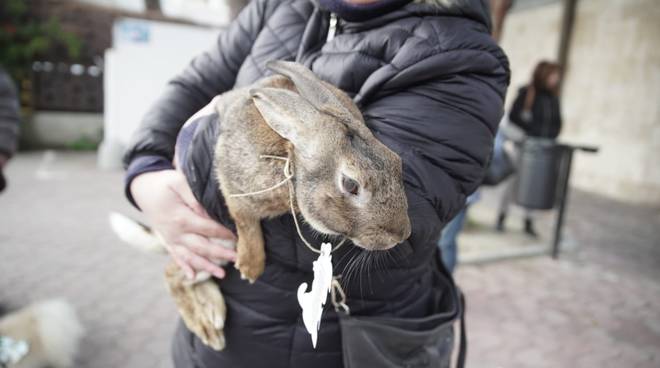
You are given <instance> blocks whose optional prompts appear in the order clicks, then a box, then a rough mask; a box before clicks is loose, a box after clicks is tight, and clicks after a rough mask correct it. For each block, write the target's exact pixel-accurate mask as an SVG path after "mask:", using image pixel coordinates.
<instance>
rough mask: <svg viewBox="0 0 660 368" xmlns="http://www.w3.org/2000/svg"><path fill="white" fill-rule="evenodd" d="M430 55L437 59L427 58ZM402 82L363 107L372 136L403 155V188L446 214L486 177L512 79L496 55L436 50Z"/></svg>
mask: <svg viewBox="0 0 660 368" xmlns="http://www.w3.org/2000/svg"><path fill="white" fill-rule="evenodd" d="M432 58H435V60H430V59H432ZM426 61H427V62H428V65H430V66H431V67H430V68H429V69H428V70H424V69H425V68H426V67H425V66H424V64H422V63H419V64H417V65H415V66H413V68H415V69H417V70H415V71H410V70H409V71H400V72H399V73H398V74H399V75H400V74H402V73H407V74H408V76H411V75H418V76H420V77H419V78H410V77H409V78H405V80H406V82H404V83H398V82H395V81H396V80H397V79H398V77H397V76H394V77H393V78H392V79H390V83H389V84H390V85H393V84H397V86H396V88H389V87H388V83H386V84H385V85H384V86H383V87H382V88H381V91H383V93H381V94H379V95H377V96H375V98H374V99H373V100H372V101H371V102H370V103H368V104H367V105H366V106H364V108H363V112H364V115H365V119H366V121H367V124H368V125H369V127H370V128H371V129H372V130H373V131H374V133H375V135H376V137H377V138H378V139H380V140H381V141H382V142H383V143H385V144H386V145H388V146H389V147H390V148H392V149H393V150H395V151H396V152H397V153H399V155H400V156H401V158H402V160H403V165H404V181H405V183H406V187H407V189H408V190H409V191H410V190H413V191H415V192H416V194H418V195H419V196H421V197H423V198H425V199H426V200H427V201H428V202H430V203H431V205H432V206H433V207H434V208H435V210H436V213H437V214H438V217H439V220H440V221H441V222H446V221H448V220H450V219H451V218H452V217H453V216H454V215H455V214H456V213H457V212H458V211H459V210H460V209H461V208H463V206H464V205H465V200H466V197H467V196H468V195H470V194H471V193H472V192H474V191H475V190H476V188H477V187H478V185H479V184H480V183H481V181H482V180H483V176H484V174H485V168H486V167H487V164H488V160H489V157H490V155H491V150H492V146H493V138H494V135H495V132H496V130H497V126H498V123H499V121H500V119H501V117H502V115H503V103H504V96H505V92H506V88H507V86H508V82H509V72H508V63H507V61H506V58H505V57H504V56H503V54H502V55H501V58H498V57H497V55H495V56H493V55H491V54H488V53H486V52H480V53H468V52H465V53H461V52H456V53H449V54H438V55H436V56H434V57H431V58H427V59H426ZM456 66H460V70H457V69H456Z"/></svg>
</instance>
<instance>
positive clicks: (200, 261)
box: [130, 170, 236, 279]
mask: <svg viewBox="0 0 660 368" xmlns="http://www.w3.org/2000/svg"><path fill="white" fill-rule="evenodd" d="M130 191H131V194H132V195H133V199H134V200H135V202H136V203H137V205H138V206H139V207H140V209H142V212H143V213H144V215H145V216H146V217H147V219H148V220H149V221H150V223H151V224H152V226H153V229H154V230H155V231H156V232H157V233H158V234H159V235H160V236H161V237H162V239H163V241H164V242H165V247H166V248H167V251H168V252H169V254H170V255H171V256H172V258H173V259H174V261H175V262H176V263H177V264H178V265H179V267H181V269H182V270H183V271H184V272H185V274H186V276H187V277H188V278H190V279H194V278H195V273H196V272H198V271H206V272H208V273H210V274H212V275H214V276H215V277H218V278H223V277H224V276H225V271H224V270H223V269H222V268H221V267H219V266H218V264H219V263H220V261H232V262H233V261H235V260H236V252H235V251H234V250H231V249H228V248H225V247H223V246H222V245H219V244H218V242H219V241H229V242H233V243H234V244H235V242H236V236H235V235H234V234H233V233H232V232H231V231H230V230H229V229H227V228H226V227H224V226H222V225H220V224H219V223H217V222H216V221H214V220H212V219H211V218H210V217H209V215H208V214H207V213H206V211H205V210H204V208H203V207H202V206H201V205H200V204H199V202H197V199H196V198H195V196H194V195H193V193H192V191H191V190H190V187H189V186H188V182H187V181H186V178H185V176H184V175H183V173H181V172H180V171H177V170H162V171H155V172H148V173H144V174H141V175H139V176H137V177H136V178H135V179H133V181H132V182H131V186H130Z"/></svg>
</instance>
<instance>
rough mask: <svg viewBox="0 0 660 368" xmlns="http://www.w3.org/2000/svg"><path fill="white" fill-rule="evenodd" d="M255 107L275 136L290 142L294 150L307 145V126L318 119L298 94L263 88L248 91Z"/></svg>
mask: <svg viewBox="0 0 660 368" xmlns="http://www.w3.org/2000/svg"><path fill="white" fill-rule="evenodd" d="M250 95H251V96H252V100H253V101H254V104H255V106H256V107H257V109H258V110H259V112H260V113H261V116H263V118H264V120H265V121H266V123H267V124H268V126H270V127H271V128H272V129H273V130H274V131H275V132H276V133H277V134H279V135H280V136H282V138H284V139H286V140H288V141H289V142H291V143H292V144H293V145H294V146H295V147H296V149H301V150H304V149H305V145H306V144H307V145H308V144H309V140H308V139H305V138H304V137H309V130H310V129H311V127H310V126H309V124H305V121H314V120H317V119H318V112H317V111H316V110H315V109H314V108H313V107H312V106H311V105H310V104H309V103H308V102H307V101H305V99H303V98H302V97H300V95H299V94H297V93H294V92H292V91H289V90H286V89H282V88H272V87H264V88H257V89H253V90H250Z"/></svg>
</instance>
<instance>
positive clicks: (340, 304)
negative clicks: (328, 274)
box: [330, 276, 351, 314]
mask: <svg viewBox="0 0 660 368" xmlns="http://www.w3.org/2000/svg"><path fill="white" fill-rule="evenodd" d="M340 277H341V276H335V277H333V278H332V284H331V286H330V299H331V301H332V305H333V306H334V307H335V312H339V311H343V312H344V313H346V314H351V310H350V309H349V308H348V305H346V293H345V292H344V289H342V287H341V283H340V282H339V278H340Z"/></svg>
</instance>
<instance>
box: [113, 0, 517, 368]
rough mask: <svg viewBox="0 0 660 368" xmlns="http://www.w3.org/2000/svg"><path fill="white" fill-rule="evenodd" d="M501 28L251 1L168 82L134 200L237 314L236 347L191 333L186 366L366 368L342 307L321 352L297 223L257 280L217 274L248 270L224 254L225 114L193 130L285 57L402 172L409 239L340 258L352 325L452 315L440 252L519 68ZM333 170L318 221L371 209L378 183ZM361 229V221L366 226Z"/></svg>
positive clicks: (438, 17)
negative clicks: (345, 102)
mask: <svg viewBox="0 0 660 368" xmlns="http://www.w3.org/2000/svg"><path fill="white" fill-rule="evenodd" d="M490 27H491V23H490V14H489V9H488V5H487V1H486V0H461V1H458V0H414V1H412V0H253V1H252V2H250V4H249V5H248V6H247V7H246V8H245V9H244V10H243V11H242V12H241V13H240V14H239V16H238V17H237V19H236V20H234V21H233V22H232V24H231V25H230V27H229V28H228V29H227V30H226V31H224V32H223V33H222V34H221V35H220V36H219V38H218V41H217V43H216V44H214V45H213V46H212V47H211V48H210V49H209V50H208V51H207V52H205V53H203V54H201V55H199V56H197V57H195V58H194V59H193V60H192V62H191V63H190V65H189V66H188V67H187V68H186V69H185V70H183V71H182V72H181V73H180V74H179V75H178V76H176V77H175V78H174V79H173V80H172V81H171V82H170V83H169V84H168V86H167V87H166V90H165V91H164V93H163V95H162V96H161V97H160V99H159V100H158V101H157V102H156V103H155V104H154V106H152V107H151V109H150V110H149V112H148V113H147V114H146V116H145V117H144V119H143V121H142V123H141V125H140V127H139V128H138V130H137V132H136V134H135V136H134V137H133V141H132V142H133V143H132V144H131V146H130V148H129V150H128V152H127V154H126V156H125V164H126V166H127V175H126V194H127V197H128V198H129V200H130V201H131V202H132V203H134V204H135V205H136V206H137V207H139V208H140V209H141V210H142V211H143V212H144V214H145V216H146V217H147V219H149V220H150V222H151V224H152V225H153V227H154V229H155V230H156V231H157V232H158V233H159V234H160V235H161V237H162V238H163V241H164V242H165V243H166V246H167V249H168V251H169V253H170V255H171V256H172V258H173V259H174V260H175V261H176V263H177V264H178V265H179V267H181V268H182V269H183V270H184V271H185V272H186V273H187V274H188V276H189V277H191V278H193V277H194V275H195V273H198V272H208V273H210V274H211V275H213V276H214V277H215V278H216V282H217V283H218V284H219V285H220V287H221V288H222V292H223V295H224V297H225V300H226V304H227V319H226V324H225V326H224V333H225V336H226V337H227V345H226V347H225V348H224V349H223V350H222V351H215V350H213V349H211V348H209V347H208V346H205V345H204V344H203V343H201V342H200V341H199V339H197V337H196V336H195V335H193V334H192V333H191V332H190V331H188V330H187V328H186V327H185V325H183V324H180V326H179V328H178V329H177V332H176V334H175V338H174V342H173V347H172V349H173V358H174V363H175V366H176V367H215V366H222V367H255V368H258V367H269V368H273V367H310V366H314V367H315V368H323V367H341V366H346V367H349V366H355V365H354V364H353V363H352V362H353V359H354V356H349V355H347V353H346V351H347V349H350V346H346V344H347V343H348V341H350V337H351V336H347V335H344V334H345V333H346V331H345V330H343V328H342V327H341V325H340V321H339V320H340V319H341V318H340V317H341V316H339V315H338V312H336V311H334V310H332V309H331V308H330V307H328V308H327V309H326V310H325V311H324V313H323V316H322V322H321V326H322V327H321V329H320V330H319V332H318V343H317V345H316V347H315V348H314V347H313V346H312V344H311V343H310V341H309V337H308V335H307V332H306V331H305V328H304V326H303V322H302V320H301V316H300V308H299V307H298V305H297V301H296V297H295V294H296V289H297V286H298V285H299V284H300V283H301V282H303V281H307V280H309V279H310V277H311V276H310V275H311V274H312V262H313V261H314V259H316V254H315V253H313V252H311V251H309V250H308V249H307V248H306V247H305V245H304V244H303V243H302V240H301V239H300V237H299V236H298V233H297V231H296V225H295V223H294V219H293V217H292V216H291V215H282V216H278V217H275V218H272V219H269V220H262V221H261V228H262V231H263V238H264V242H265V252H266V263H265V269H264V271H263V274H261V276H260V277H259V278H258V279H256V281H255V282H254V283H253V284H249V283H248V282H247V281H245V280H242V279H241V277H240V273H239V272H238V271H237V270H235V269H234V268H233V267H224V268H221V267H218V266H217V264H218V261H220V260H225V261H229V262H233V261H235V260H236V254H235V252H234V251H232V250H231V249H228V248H226V247H222V246H217V243H218V242H219V241H222V242H225V243H226V242H233V241H235V240H236V235H235V234H234V232H233V230H234V229H235V224H234V223H233V220H232V218H231V216H230V215H229V213H228V211H227V207H226V198H223V196H222V195H221V194H220V192H219V190H218V182H217V178H216V176H215V174H214V167H213V163H212V161H213V160H212V159H213V156H214V152H213V147H215V145H216V142H217V140H218V137H219V136H220V135H222V134H223V129H222V120H223V117H222V116H217V115H216V116H213V114H200V115H199V116H200V117H199V119H193V120H195V121H194V122H193V123H192V124H186V127H185V128H184V129H182V127H183V124H184V123H185V122H186V121H188V120H189V119H190V118H191V116H193V115H194V114H195V113H196V112H197V111H198V110H200V109H201V108H202V107H204V106H205V105H207V104H208V103H209V102H210V101H211V100H212V99H213V98H214V97H215V96H216V95H219V94H222V93H224V92H227V91H231V90H234V89H238V88H241V87H245V86H248V85H250V84H253V83H254V82H256V81H258V80H260V79H262V78H264V77H266V76H268V75H271V74H272V72H271V71H270V70H269V69H268V68H267V67H266V64H267V63H268V62H270V61H272V60H285V61H295V62H297V63H299V64H302V65H304V66H306V67H307V68H309V69H310V70H311V71H313V72H314V74H316V76H318V77H319V78H320V79H321V80H323V81H325V82H328V83H330V84H332V85H334V86H336V87H338V88H339V89H341V90H342V91H343V92H345V93H346V94H347V95H348V96H350V97H351V98H352V99H353V102H354V103H355V105H356V106H357V107H358V108H359V110H360V111H359V112H360V113H361V115H362V117H363V119H364V123H365V124H366V127H367V128H368V129H369V130H370V131H371V134H373V136H374V137H375V138H376V139H377V140H379V141H380V142H381V143H382V144H384V145H385V146H386V147H388V148H389V149H390V150H391V151H393V152H394V153H396V154H397V155H398V156H399V157H400V159H401V162H402V173H401V176H402V178H403V184H404V189H405V194H406V197H407V205H408V211H407V212H408V217H409V220H410V225H411V227H410V236H409V237H407V239H406V240H404V241H403V242H400V243H399V244H398V245H396V246H395V247H393V248H391V249H389V250H387V251H379V252H370V251H368V250H363V249H362V248H360V247H358V246H356V245H355V244H352V243H351V242H347V244H345V245H343V246H342V247H340V248H338V249H337V251H336V252H333V253H332V259H333V263H334V265H333V266H334V270H335V273H336V274H340V275H341V279H340V280H341V284H342V287H343V291H344V292H345V294H346V304H347V308H349V309H350V313H351V315H352V316H364V317H374V318H385V317H387V318H396V319H397V320H398V321H400V322H401V324H405V323H409V322H410V323H412V321H417V322H415V323H418V322H419V321H420V319H425V318H428V317H430V316H434V315H440V314H442V313H443V312H446V311H445V310H443V308H449V304H448V302H447V300H448V299H450V296H452V295H454V296H455V295H456V290H455V286H454V284H453V281H452V279H451V276H450V275H449V274H448V273H447V272H445V271H439V268H440V266H439V264H440V263H439V257H438V250H437V247H436V242H437V240H438V237H439V236H440V231H441V230H442V227H443V226H444V224H445V223H447V222H448V221H449V220H450V219H451V218H452V217H453V216H454V215H455V214H456V213H457V212H458V211H459V210H460V209H461V208H462V207H463V205H464V203H465V199H466V197H467V196H469V195H470V194H471V193H472V192H473V191H474V190H475V189H476V188H477V186H478V185H479V183H480V182H481V180H482V178H483V176H484V174H485V167H486V165H487V163H488V158H489V156H490V152H491V150H492V145H493V137H494V134H495V132H496V130H497V125H498V122H499V121H500V118H501V116H502V114H503V102H504V96H505V94H506V89H507V87H508V84H509V65H508V61H507V58H506V56H505V54H504V53H503V51H502V50H501V49H500V48H499V47H498V46H497V44H496V43H495V41H494V40H493V39H492V38H491V36H490ZM303 121H304V122H305V123H306V124H318V122H315V121H313V120H306V119H303ZM322 131H323V130H322V129H321V130H320V133H317V134H323V133H322ZM348 138H349V139H350V137H348ZM325 144H330V145H332V144H333V143H332V141H330V142H329V143H325ZM355 144H358V143H355ZM175 146H176V149H177V157H178V161H177V162H178V166H179V167H177V170H175V169H174V167H173V165H172V160H173V157H174V152H175ZM319 148H320V147H319ZM323 149H327V147H323ZM341 154H342V152H341V150H336V154H335V157H337V158H341ZM220 159H221V158H220ZM336 161H340V160H336ZM324 163H325V162H321V163H319V168H320V169H319V170H323V171H322V175H321V176H323V177H332V178H334V179H333V180H331V181H329V182H325V181H323V182H319V183H318V185H317V188H318V189H317V190H319V191H327V193H326V192H324V193H326V196H327V198H328V203H327V204H325V205H324V206H322V207H319V208H318V211H322V212H324V213H331V212H332V211H335V210H336V207H335V205H333V204H332V203H334V202H337V201H340V202H349V201H350V202H351V203H353V206H354V207H355V208H358V207H359V206H360V205H369V201H370V200H372V199H371V198H370V197H369V196H368V195H365V194H368V189H369V186H370V185H378V184H374V183H366V182H362V181H361V180H360V177H359V176H358V175H354V176H355V177H353V176H350V175H347V172H346V169H345V168H343V167H340V166H333V165H332V164H330V163H327V164H325V165H324ZM356 165H359V163H356ZM374 170H378V167H375V168H374ZM381 170H386V169H385V168H381ZM385 174H387V173H385ZM312 177H313V176H312ZM246 190H248V188H246ZM361 201H362V202H361ZM385 207H386V206H385ZM302 218H304V216H302ZM363 220H364V216H361V215H359V212H356V215H355V216H354V221H356V222H359V221H363ZM301 234H302V235H303V236H304V237H305V238H306V239H311V240H313V241H315V243H316V244H320V242H321V241H323V240H324V239H325V238H324V237H323V236H322V235H321V234H318V233H317V232H315V231H313V230H311V228H310V226H309V225H306V224H304V223H301ZM406 235H408V234H406ZM438 273H440V275H438ZM438 280H444V281H442V282H439V281H438ZM443 341H445V340H443ZM446 341H451V338H449V339H448V340H446ZM342 342H343V343H344V344H343V345H342ZM438 344H440V342H438ZM447 347H448V348H447V349H448V351H451V344H449V345H447ZM445 355H446V354H445ZM445 361H446V362H447V364H448V361H449V360H448V358H447V359H443V362H445ZM392 364H394V365H392V366H397V365H396V364H395V363H392ZM443 364H444V363H443ZM358 366H359V365H358ZM363 366H364V365H363ZM429 366H445V365H429Z"/></svg>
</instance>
